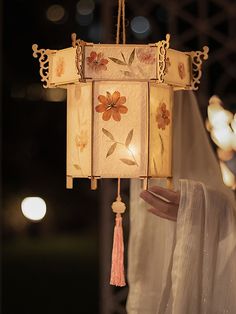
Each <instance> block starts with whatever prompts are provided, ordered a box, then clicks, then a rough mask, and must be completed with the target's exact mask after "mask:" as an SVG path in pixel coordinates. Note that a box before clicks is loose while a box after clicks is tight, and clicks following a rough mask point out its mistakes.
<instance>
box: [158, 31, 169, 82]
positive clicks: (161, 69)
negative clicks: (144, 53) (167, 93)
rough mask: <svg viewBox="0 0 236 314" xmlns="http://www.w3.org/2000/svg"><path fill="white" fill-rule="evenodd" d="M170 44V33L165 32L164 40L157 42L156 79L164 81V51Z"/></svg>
mask: <svg viewBox="0 0 236 314" xmlns="http://www.w3.org/2000/svg"><path fill="white" fill-rule="evenodd" d="M169 46H170V34H166V40H161V41H159V42H158V43H157V81H158V82H159V83H163V82H164V76H165V69H166V52H167V50H168V48H169Z"/></svg>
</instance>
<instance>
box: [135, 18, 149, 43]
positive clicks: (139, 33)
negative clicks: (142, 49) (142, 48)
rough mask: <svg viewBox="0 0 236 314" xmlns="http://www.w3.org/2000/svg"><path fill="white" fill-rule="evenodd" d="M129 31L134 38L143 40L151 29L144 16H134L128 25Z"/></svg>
mask: <svg viewBox="0 0 236 314" xmlns="http://www.w3.org/2000/svg"><path fill="white" fill-rule="evenodd" d="M130 27H131V30H132V31H133V33H134V35H135V37H137V38H139V39H143V38H145V37H147V36H148V35H149V33H150V30H151V27H150V23H149V21H148V19H147V18H146V17H144V16H136V17H134V18H133V19H132V21H131V23H130Z"/></svg>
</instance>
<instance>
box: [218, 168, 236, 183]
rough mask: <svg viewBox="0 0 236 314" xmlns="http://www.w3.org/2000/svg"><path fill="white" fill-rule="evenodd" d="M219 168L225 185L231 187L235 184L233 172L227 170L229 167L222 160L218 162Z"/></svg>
mask: <svg viewBox="0 0 236 314" xmlns="http://www.w3.org/2000/svg"><path fill="white" fill-rule="evenodd" d="M220 169H221V173H222V178H223V181H224V184H225V185H227V186H228V187H233V186H234V185H235V176H234V174H233V173H232V172H231V171H230V170H229V168H228V167H227V166H226V165H225V164H224V163H223V162H220Z"/></svg>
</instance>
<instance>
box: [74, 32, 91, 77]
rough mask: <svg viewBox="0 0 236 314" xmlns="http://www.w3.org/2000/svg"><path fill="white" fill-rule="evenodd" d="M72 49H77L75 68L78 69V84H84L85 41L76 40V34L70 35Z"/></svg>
mask: <svg viewBox="0 0 236 314" xmlns="http://www.w3.org/2000/svg"><path fill="white" fill-rule="evenodd" d="M71 40H72V47H73V48H77V50H76V60H75V62H76V68H77V69H78V75H79V77H80V82H84V81H85V79H84V67H83V62H84V46H85V45H86V44H87V43H86V42H85V41H83V40H81V39H76V34H75V33H73V34H71Z"/></svg>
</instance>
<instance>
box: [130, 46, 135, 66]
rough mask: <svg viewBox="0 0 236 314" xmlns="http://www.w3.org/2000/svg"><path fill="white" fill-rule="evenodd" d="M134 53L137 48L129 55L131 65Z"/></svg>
mask: <svg viewBox="0 0 236 314" xmlns="http://www.w3.org/2000/svg"><path fill="white" fill-rule="evenodd" d="M134 54H135V49H134V50H133V51H132V52H131V54H130V56H129V65H131V64H132V63H133V61H134Z"/></svg>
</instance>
